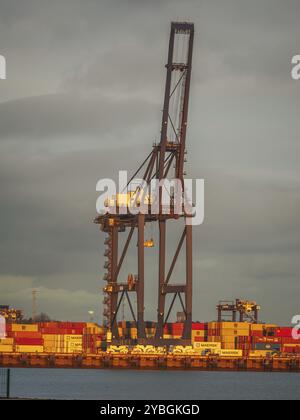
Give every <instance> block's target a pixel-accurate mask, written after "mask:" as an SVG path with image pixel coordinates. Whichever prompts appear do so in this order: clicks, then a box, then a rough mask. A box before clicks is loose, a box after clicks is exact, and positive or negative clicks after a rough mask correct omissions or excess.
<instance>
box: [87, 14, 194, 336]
mask: <svg viewBox="0 0 300 420" xmlns="http://www.w3.org/2000/svg"><path fill="white" fill-rule="evenodd" d="M193 40H194V25H193V24H192V23H185V22H183V23H182V22H172V23H171V33H170V41H169V52H168V62H167V65H166V69H167V75H166V84H165V94H164V107H163V113H162V124H161V135H160V142H159V143H157V144H156V143H155V144H154V145H153V147H152V151H151V153H150V154H149V155H148V156H147V158H146V159H145V161H144V162H143V163H142V164H141V166H140V167H139V168H138V170H137V171H136V172H135V173H134V175H133V177H132V179H133V178H134V177H136V176H137V175H138V174H141V175H142V179H143V180H144V181H145V183H146V185H150V184H151V181H152V180H157V181H162V180H164V179H169V180H172V179H177V180H180V183H181V186H182V195H183V196H184V195H185V191H184V175H185V172H184V162H185V154H186V132H187V118H188V105H189V93H190V81H191V69H192V52H193ZM132 179H131V180H130V181H129V183H128V185H130V183H131V181H132ZM135 194H141V191H139V192H138V193H137V191H135ZM162 196H163V191H162V187H160V188H159V194H158V196H157V197H156V199H157V200H158V212H157V214H152V213H151V211H150V204H151V203H150V201H151V200H150V199H148V201H147V203H146V205H148V206H149V212H146V213H144V214H142V213H139V214H121V213H122V211H121V209H122V207H123V206H124V205H125V206H126V204H124V202H121V201H122V200H120V202H119V203H118V198H116V200H115V204H116V209H117V211H116V214H111V213H110V212H109V211H107V212H105V213H104V214H101V215H99V216H97V217H96V219H95V223H97V224H100V229H101V230H102V231H104V232H106V234H107V238H106V240H105V244H106V246H107V249H106V251H105V254H104V255H105V257H106V258H107V260H106V262H105V269H106V270H107V271H106V273H105V275H104V280H105V281H106V282H107V285H106V286H105V287H104V293H105V298H104V304H105V311H104V315H105V317H106V322H107V326H108V327H109V329H110V330H111V332H112V338H113V340H118V337H119V335H118V326H117V316H118V312H119V310H120V306H121V302H122V299H124V298H126V299H127V301H128V304H129V308H130V311H131V314H132V316H133V319H134V321H135V322H136V325H137V335H138V340H139V341H140V342H143V341H146V332H145V323H144V278H145V255H144V253H145V248H144V247H145V226H146V225H147V224H148V223H158V226H159V245H158V247H159V267H158V268H159V269H158V305H157V326H156V333H155V336H154V337H153V340H152V341H156V342H161V341H162V340H163V327H164V324H165V323H166V322H167V321H168V319H169V316H170V314H171V312H172V310H173V308H174V302H175V299H176V297H178V298H179V301H180V303H181V306H182V310H183V312H184V315H185V322H184V329H183V335H182V341H185V342H188V341H190V340H191V327H192V281H193V279H192V276H193V273H192V272H193V263H192V225H191V224H189V223H186V219H187V218H188V217H191V214H187V212H186V211H185V212H184V213H183V214H181V215H178V214H177V213H176V211H175V203H174V197H171V202H170V208H169V210H170V211H169V213H168V214H165V213H164V208H163V207H164V206H163V198H162ZM135 198H136V201H135V204H136V205H139V204H138V200H137V196H135ZM142 200H144V197H143V198H142ZM176 219H178V221H179V219H183V220H184V222H185V223H184V227H183V231H182V234H181V237H180V240H179V242H178V246H177V249H176V252H175V255H174V257H173V260H172V263H171V265H170V267H169V269H168V270H167V267H166V252H167V242H166V240H167V232H166V226H167V222H168V221H169V220H176ZM125 231H128V235H127V239H126V241H125V244H124V247H123V249H122V251H121V252H120V254H119V242H120V241H119V235H120V233H122V232H125ZM135 231H136V232H137V262H138V264H137V265H138V272H137V275H133V274H129V275H128V278H127V279H125V281H124V280H123V282H122V281H120V279H119V273H120V269H121V267H122V264H123V262H124V259H125V257H126V254H127V251H128V247H129V245H130V242H131V241H132V238H133V234H134V232H135ZM146 242H147V241H146ZM184 243H185V254H186V255H185V267H186V269H185V278H184V279H183V280H182V282H181V283H180V284H178V283H172V282H171V280H172V273H173V270H174V267H175V265H176V262H177V260H178V257H179V254H180V252H181V249H182V247H183V244H184ZM131 293H134V294H135V295H136V301H137V305H136V310H135V309H134V305H133V304H132V300H131V299H130V294H131ZM168 294H171V295H173V298H172V300H171V304H170V307H169V309H168V311H166V296H167V295H168ZM148 341H149V339H148Z"/></svg>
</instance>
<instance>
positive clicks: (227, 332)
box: [220, 329, 250, 337]
mask: <svg viewBox="0 0 300 420" xmlns="http://www.w3.org/2000/svg"><path fill="white" fill-rule="evenodd" d="M220 335H221V336H223V337H226V336H227V337H248V336H249V335H250V331H249V329H243V330H242V329H239V330H229V329H228V330H226V329H225V330H221V331H220Z"/></svg>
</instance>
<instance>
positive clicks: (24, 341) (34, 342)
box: [15, 337, 44, 346]
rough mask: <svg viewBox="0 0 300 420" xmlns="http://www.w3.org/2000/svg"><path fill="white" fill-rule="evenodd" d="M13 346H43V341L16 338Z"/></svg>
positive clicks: (39, 339)
mask: <svg viewBox="0 0 300 420" xmlns="http://www.w3.org/2000/svg"><path fill="white" fill-rule="evenodd" d="M15 344H17V345H20V346H22V345H24V346H43V345H44V340H43V339H42V338H22V337H16V338H15Z"/></svg>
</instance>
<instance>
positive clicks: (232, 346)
mask: <svg viewBox="0 0 300 420" xmlns="http://www.w3.org/2000/svg"><path fill="white" fill-rule="evenodd" d="M222 349H225V350H235V344H234V343H224V342H222Z"/></svg>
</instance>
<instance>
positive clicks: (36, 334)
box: [12, 331, 42, 338]
mask: <svg viewBox="0 0 300 420" xmlns="http://www.w3.org/2000/svg"><path fill="white" fill-rule="evenodd" d="M12 334H13V335H14V336H15V337H18V338H42V333H41V332H35V331H15V332H13V333H12Z"/></svg>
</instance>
